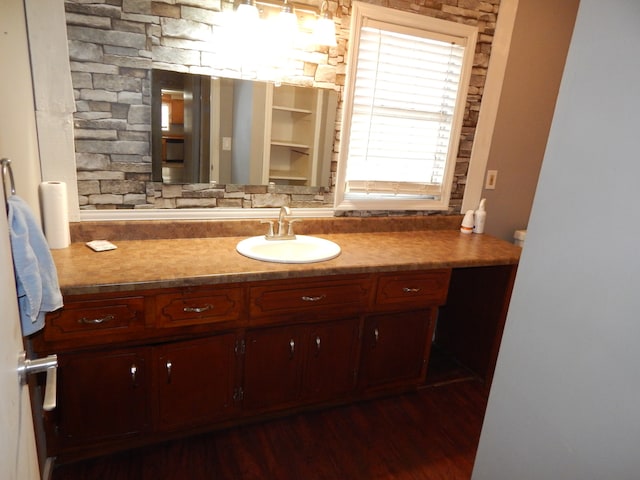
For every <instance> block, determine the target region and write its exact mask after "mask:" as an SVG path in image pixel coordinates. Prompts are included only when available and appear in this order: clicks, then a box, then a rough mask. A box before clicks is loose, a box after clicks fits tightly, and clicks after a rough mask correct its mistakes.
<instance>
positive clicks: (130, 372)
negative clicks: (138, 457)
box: [55, 347, 150, 448]
mask: <svg viewBox="0 0 640 480" xmlns="http://www.w3.org/2000/svg"><path fill="white" fill-rule="evenodd" d="M149 354H150V350H149V349H148V348H144V347H142V348H131V349H116V350H111V351H99V352H88V353H81V354H64V355H59V357H58V361H59V368H58V382H59V383H58V406H57V408H56V411H55V415H56V417H57V427H58V429H57V430H58V440H59V442H60V445H61V447H62V448H65V447H69V446H77V445H82V444H86V443H100V442H103V441H106V440H110V439H115V438H117V439H126V438H130V437H132V436H138V435H140V434H141V433H142V432H144V431H146V430H147V429H148V427H149V409H148V399H149V388H150V387H149V374H148V364H149Z"/></svg>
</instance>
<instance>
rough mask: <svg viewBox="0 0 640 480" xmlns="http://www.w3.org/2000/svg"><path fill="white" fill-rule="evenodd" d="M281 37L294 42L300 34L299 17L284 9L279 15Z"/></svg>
mask: <svg viewBox="0 0 640 480" xmlns="http://www.w3.org/2000/svg"><path fill="white" fill-rule="evenodd" d="M278 28H279V29H280V35H282V36H283V37H284V38H288V39H289V40H290V41H292V40H293V39H294V38H295V36H296V34H297V33H298V17H296V14H295V13H293V11H291V10H285V9H282V10H281V11H280V13H279V14H278Z"/></svg>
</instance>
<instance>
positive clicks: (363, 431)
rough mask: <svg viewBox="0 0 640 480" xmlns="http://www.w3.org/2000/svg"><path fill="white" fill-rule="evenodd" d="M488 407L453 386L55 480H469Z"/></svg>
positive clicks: (467, 389)
mask: <svg viewBox="0 0 640 480" xmlns="http://www.w3.org/2000/svg"><path fill="white" fill-rule="evenodd" d="M486 402H487V393H486V389H485V387H484V385H483V384H481V383H480V382H477V381H475V380H466V381H461V382H455V383H448V384H443V385H439V386H432V387H428V388H425V389H422V390H420V391H419V392H417V393H411V394H405V395H401V396H396V397H390V398H383V399H378V400H373V401H368V402H363V403H359V404H356V405H349V406H345V407H338V408H332V409H329V410H325V411H321V412H312V413H305V414H299V415H294V416H291V417H288V418H285V419H278V420H273V421H269V422H265V423H261V424H257V425H250V426H244V427H238V428H233V429H229V430H224V431H220V432H214V433H210V434H207V435H200V436H197V437H192V438H188V439H185V440H180V441H173V442H169V443H166V444H162V445H158V446H154V447H149V448H144V449H139V450H133V451H129V452H125V453H121V454H117V455H113V456H109V457H105V458H99V459H95V460H90V461H85V462H81V463H76V464H71V465H66V466H60V467H58V468H56V470H55V471H54V474H53V480H79V479H82V480H86V479H91V480H94V479H100V480H112V479H113V480H181V479H185V480H186V479H189V480H373V479H377V480H389V479H394V480H438V479H442V480H468V479H469V478H470V477H471V471H472V468H473V461H474V458H475V453H476V449H477V444H478V440H479V438H480V429H481V426H482V420H483V417H484V411H485V408H486Z"/></svg>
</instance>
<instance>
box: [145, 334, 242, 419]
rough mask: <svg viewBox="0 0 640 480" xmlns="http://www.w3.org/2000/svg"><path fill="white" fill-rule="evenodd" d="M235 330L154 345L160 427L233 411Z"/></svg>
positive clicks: (211, 417)
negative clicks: (222, 333) (197, 338)
mask: <svg viewBox="0 0 640 480" xmlns="http://www.w3.org/2000/svg"><path fill="white" fill-rule="evenodd" d="M235 346H236V337H235V335H234V334H225V335H217V336H214V337H210V338H205V339H199V340H192V341H184V342H176V343H170V344H166V345H162V346H159V347H155V349H154V354H153V358H154V364H155V386H156V388H157V396H156V419H157V422H156V423H157V426H158V428H160V429H171V428H173V427H180V426H187V425H191V424H203V423H206V422H209V421H215V420H219V419H222V418H226V417H228V416H230V415H231V414H232V412H233V411H234V409H235V407H234V401H233V390H234V386H235V378H236V377H235V371H236V370H235V364H236V361H235V358H236V353H235Z"/></svg>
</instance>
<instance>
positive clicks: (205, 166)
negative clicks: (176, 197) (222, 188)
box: [151, 70, 211, 183]
mask: <svg viewBox="0 0 640 480" xmlns="http://www.w3.org/2000/svg"><path fill="white" fill-rule="evenodd" d="M151 91H152V93H151V96H152V99H151V101H152V108H151V116H152V127H151V132H152V144H151V151H152V163H153V180H154V181H163V182H166V183H207V182H209V175H210V174H209V161H208V159H209V141H208V138H209V130H210V117H211V114H210V98H211V93H210V92H211V81H210V78H209V77H207V76H204V75H190V74H186V73H179V72H169V71H163V70H154V71H153V75H152V86H151Z"/></svg>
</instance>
